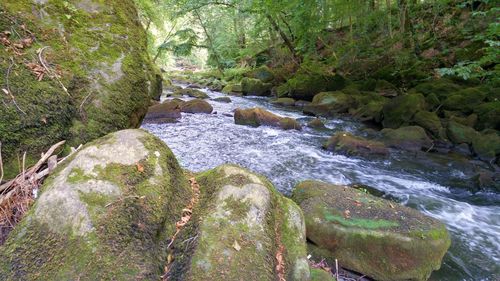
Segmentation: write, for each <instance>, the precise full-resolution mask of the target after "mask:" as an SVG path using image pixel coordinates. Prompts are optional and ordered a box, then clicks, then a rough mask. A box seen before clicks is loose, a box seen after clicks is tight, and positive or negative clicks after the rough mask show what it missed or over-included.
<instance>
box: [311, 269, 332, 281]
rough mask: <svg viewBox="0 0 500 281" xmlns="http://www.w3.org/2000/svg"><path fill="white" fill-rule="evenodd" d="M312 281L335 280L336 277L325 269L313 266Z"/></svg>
mask: <svg viewBox="0 0 500 281" xmlns="http://www.w3.org/2000/svg"><path fill="white" fill-rule="evenodd" d="M311 281H335V277H333V276H332V274H331V273H330V272H326V271H325V270H323V269H319V268H311Z"/></svg>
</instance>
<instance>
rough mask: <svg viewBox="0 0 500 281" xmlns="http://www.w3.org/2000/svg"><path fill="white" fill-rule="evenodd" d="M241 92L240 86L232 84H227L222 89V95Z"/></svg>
mask: <svg viewBox="0 0 500 281" xmlns="http://www.w3.org/2000/svg"><path fill="white" fill-rule="evenodd" d="M241 91H242V88H241V84H233V83H229V84H227V85H226V86H225V87H224V88H223V89H222V93H224V94H232V93H241Z"/></svg>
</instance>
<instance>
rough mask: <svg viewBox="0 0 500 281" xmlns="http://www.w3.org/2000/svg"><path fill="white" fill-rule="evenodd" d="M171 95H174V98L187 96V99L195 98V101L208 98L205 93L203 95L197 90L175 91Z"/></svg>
mask: <svg viewBox="0 0 500 281" xmlns="http://www.w3.org/2000/svg"><path fill="white" fill-rule="evenodd" d="M172 95H174V96H189V97H192V98H197V99H206V98H209V96H208V95H207V94H206V93H204V92H202V91H200V90H197V89H189V88H184V89H180V90H177V91H175V92H174V93H173V94H172Z"/></svg>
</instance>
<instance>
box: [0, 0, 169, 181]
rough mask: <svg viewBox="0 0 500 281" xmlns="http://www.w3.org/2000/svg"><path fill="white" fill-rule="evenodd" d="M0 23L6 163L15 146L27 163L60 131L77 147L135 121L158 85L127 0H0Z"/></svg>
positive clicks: (0, 129)
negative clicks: (5, 83)
mask: <svg viewBox="0 0 500 281" xmlns="http://www.w3.org/2000/svg"><path fill="white" fill-rule="evenodd" d="M0 30H1V31H2V32H3V31H8V33H5V34H4V35H5V37H6V40H7V41H8V42H9V43H6V42H3V43H2V44H0V68H1V69H3V71H2V81H4V80H5V78H7V77H6V76H7V75H8V81H9V87H8V89H7V88H6V86H5V85H4V86H3V88H6V89H5V90H7V91H8V92H9V95H5V93H4V91H2V99H3V101H4V102H3V103H0V107H1V108H0V141H2V144H3V147H2V154H3V162H4V167H5V168H6V170H7V171H11V170H10V169H9V167H12V166H16V167H17V155H16V154H17V152H18V151H19V152H23V151H27V152H28V157H27V159H28V161H27V162H28V163H27V164H26V165H27V166H28V165H31V164H33V162H34V161H36V160H37V159H38V156H39V155H40V152H42V151H46V150H47V149H48V147H50V146H51V145H53V144H54V143H56V142H57V141H60V140H61V139H66V140H67V141H68V142H67V144H68V145H72V146H75V147H76V146H78V145H79V144H82V143H85V142H87V141H89V140H92V139H95V138H97V137H100V136H102V135H105V134H107V133H109V132H111V131H116V130H120V129H124V128H130V127H138V126H139V125H140V123H141V121H142V118H143V117H144V115H145V114H146V111H147V108H148V106H149V103H150V100H151V99H154V98H158V96H159V95H160V93H161V74H160V73H159V70H157V69H155V68H154V67H153V64H152V63H151V61H150V58H149V56H148V54H147V46H146V43H147V36H146V33H145V31H144V29H143V27H142V26H141V24H140V22H139V18H138V15H137V11H136V8H135V5H134V2H133V1H132V0H120V1H115V2H113V3H104V2H102V1H97V0H86V1H77V0H75V1H63V0H48V1H28V0H7V1H1V3H0ZM13 31H15V32H13ZM3 37H4V36H3V35H2V38H3ZM4 43H5V44H4ZM7 45H10V46H7ZM40 58H41V60H42V61H43V62H40ZM41 64H45V65H46V66H47V67H48V69H49V71H47V70H45V68H44V67H43V66H42V65H41ZM7 69H9V73H8V74H7ZM37 69H38V71H42V72H45V73H44V75H40V76H38V75H37V73H36V71H35V70H37ZM39 80H40V81H39ZM10 94H12V96H13V97H14V99H12V98H10ZM14 159H16V160H14ZM12 171H13V172H16V171H14V170H12ZM6 176H7V178H9V177H11V176H13V173H9V174H7V175H6Z"/></svg>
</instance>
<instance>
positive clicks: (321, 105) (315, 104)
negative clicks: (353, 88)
mask: <svg viewBox="0 0 500 281" xmlns="http://www.w3.org/2000/svg"><path fill="white" fill-rule="evenodd" d="M355 104H356V100H355V99H354V98H353V97H351V96H350V95H348V94H345V93H343V92H341V91H334V92H323V93H319V94H317V95H315V96H314V98H313V100H312V102H311V103H310V104H308V105H306V106H304V109H303V111H304V113H306V114H311V115H315V116H333V115H335V114H336V113H345V112H347V111H348V110H349V109H350V108H352V107H355Z"/></svg>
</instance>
